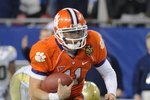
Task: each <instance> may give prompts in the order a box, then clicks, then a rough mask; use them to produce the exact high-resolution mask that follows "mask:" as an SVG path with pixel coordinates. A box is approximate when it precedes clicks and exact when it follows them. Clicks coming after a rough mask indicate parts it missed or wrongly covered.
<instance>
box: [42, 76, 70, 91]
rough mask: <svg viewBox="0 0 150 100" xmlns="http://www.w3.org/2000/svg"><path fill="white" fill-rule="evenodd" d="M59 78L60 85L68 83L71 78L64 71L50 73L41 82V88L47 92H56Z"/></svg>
mask: <svg viewBox="0 0 150 100" xmlns="http://www.w3.org/2000/svg"><path fill="white" fill-rule="evenodd" d="M59 78H60V79H61V83H62V85H67V86H68V85H70V84H71V83H72V78H71V77H70V76H68V75H66V74H64V73H52V74H50V75H49V76H48V77H47V78H46V79H45V80H43V81H42V83H41V89H42V90H44V91H46V92H48V93H56V92H57V88H58V79H59Z"/></svg>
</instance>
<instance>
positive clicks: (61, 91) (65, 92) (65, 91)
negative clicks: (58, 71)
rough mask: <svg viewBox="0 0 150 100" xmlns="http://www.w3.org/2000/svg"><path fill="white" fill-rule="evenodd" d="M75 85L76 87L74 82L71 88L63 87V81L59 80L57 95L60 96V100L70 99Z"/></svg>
mask: <svg viewBox="0 0 150 100" xmlns="http://www.w3.org/2000/svg"><path fill="white" fill-rule="evenodd" d="M73 85H74V81H72V83H71V84H70V85H69V86H67V85H65V86H63V85H62V83H61V80H60V79H58V90H57V94H58V96H59V99H60V100H64V99H67V98H69V96H70V94H71V88H72V86H73Z"/></svg>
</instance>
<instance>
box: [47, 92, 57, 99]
mask: <svg viewBox="0 0 150 100" xmlns="http://www.w3.org/2000/svg"><path fill="white" fill-rule="evenodd" d="M48 97H49V100H59V96H58V94H57V93H49V94H48Z"/></svg>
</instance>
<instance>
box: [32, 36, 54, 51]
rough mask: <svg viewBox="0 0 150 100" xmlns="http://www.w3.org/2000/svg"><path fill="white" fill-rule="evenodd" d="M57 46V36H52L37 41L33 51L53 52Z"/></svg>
mask: <svg viewBox="0 0 150 100" xmlns="http://www.w3.org/2000/svg"><path fill="white" fill-rule="evenodd" d="M55 46H56V42H55V37H54V36H50V37H48V38H46V39H44V40H40V41H38V42H37V43H35V44H34V45H33V46H32V48H31V53H32V52H33V53H35V52H44V53H53V51H54V49H55Z"/></svg>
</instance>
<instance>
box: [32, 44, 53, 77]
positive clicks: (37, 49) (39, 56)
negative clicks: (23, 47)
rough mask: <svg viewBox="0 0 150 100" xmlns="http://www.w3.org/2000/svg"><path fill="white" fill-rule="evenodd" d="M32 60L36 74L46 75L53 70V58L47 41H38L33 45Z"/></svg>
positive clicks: (33, 70)
mask: <svg viewBox="0 0 150 100" xmlns="http://www.w3.org/2000/svg"><path fill="white" fill-rule="evenodd" d="M30 60H31V66H32V72H33V73H35V74H39V75H46V74H47V73H48V71H50V70H51V67H50V66H51V60H50V57H49V56H48V47H47V46H46V44H45V43H42V42H38V43H36V44H35V45H33V46H32V48H31V51H30Z"/></svg>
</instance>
